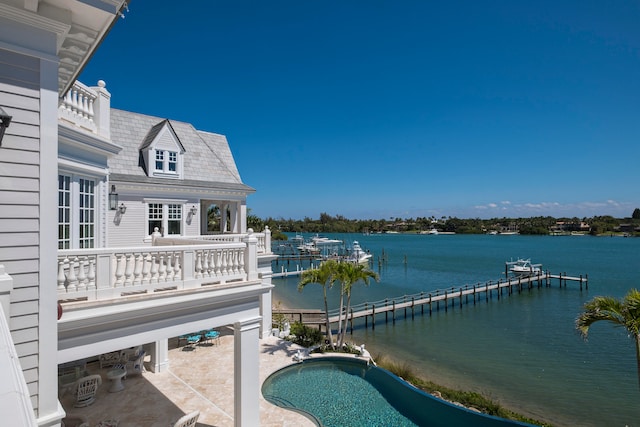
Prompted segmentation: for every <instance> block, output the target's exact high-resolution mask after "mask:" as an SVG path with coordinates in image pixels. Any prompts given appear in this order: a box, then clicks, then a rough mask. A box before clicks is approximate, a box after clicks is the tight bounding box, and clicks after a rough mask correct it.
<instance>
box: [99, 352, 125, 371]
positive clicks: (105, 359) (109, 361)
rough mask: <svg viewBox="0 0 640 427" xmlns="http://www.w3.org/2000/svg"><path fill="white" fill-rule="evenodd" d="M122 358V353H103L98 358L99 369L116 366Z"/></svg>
mask: <svg viewBox="0 0 640 427" xmlns="http://www.w3.org/2000/svg"><path fill="white" fill-rule="evenodd" d="M123 358H124V352H123V351H120V350H119V351H112V352H109V353H103V354H101V355H100V356H98V360H99V361H100V368H104V367H107V366H113V365H117V364H118V363H120V362H121V361H122V359H123Z"/></svg>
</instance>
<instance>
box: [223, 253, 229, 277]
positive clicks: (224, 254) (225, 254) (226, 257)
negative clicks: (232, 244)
mask: <svg viewBox="0 0 640 427" xmlns="http://www.w3.org/2000/svg"><path fill="white" fill-rule="evenodd" d="M228 257H229V250H228V249H225V250H223V252H222V266H221V269H222V274H223V275H224V276H226V275H228V274H229V272H228V271H227V266H228V265H229V264H228V261H229V258H228Z"/></svg>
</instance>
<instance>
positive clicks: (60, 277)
mask: <svg viewBox="0 0 640 427" xmlns="http://www.w3.org/2000/svg"><path fill="white" fill-rule="evenodd" d="M68 262H69V259H68V258H64V259H62V260H60V259H58V291H64V290H66V287H65V286H64V285H65V283H66V281H67V276H65V274H64V266H65V264H66V263H68Z"/></svg>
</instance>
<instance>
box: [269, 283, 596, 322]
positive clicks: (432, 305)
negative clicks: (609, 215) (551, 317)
mask: <svg viewBox="0 0 640 427" xmlns="http://www.w3.org/2000/svg"><path fill="white" fill-rule="evenodd" d="M556 280H557V283H558V285H559V287H566V286H567V282H573V283H578V284H579V285H580V290H581V291H582V287H583V286H584V287H585V289H589V284H588V283H589V282H588V277H587V276H586V275H585V276H584V277H583V276H582V275H580V276H568V275H567V274H566V273H560V274H550V273H549V272H541V273H540V274H538V275H536V276H529V277H519V278H508V279H500V280H497V281H489V282H486V283H484V284H480V283H478V284H476V285H465V286H462V287H457V288H456V287H452V288H450V289H445V290H435V291H433V292H420V293H417V294H413V295H403V296H400V297H396V298H385V299H384V300H381V301H376V302H365V303H362V304H357V305H354V306H352V307H351V310H350V312H349V319H348V320H349V325H350V329H351V332H353V322H354V321H355V320H357V319H363V320H364V326H365V328H367V327H369V322H371V327H372V329H375V327H376V316H378V317H379V316H381V315H382V314H384V320H385V322H388V321H389V315H391V320H392V322H394V323H395V320H396V316H397V315H398V314H399V313H400V314H401V315H402V314H404V318H405V319H407V316H408V312H409V311H410V313H411V319H413V318H414V317H415V315H416V311H418V310H419V314H420V315H424V313H425V308H426V309H427V310H428V311H429V315H430V316H431V315H432V313H433V310H434V309H435V310H436V311H439V310H440V309H441V308H444V310H445V312H446V311H448V310H449V308H451V309H454V308H455V307H456V306H459V307H460V308H462V306H463V304H467V305H468V304H470V301H472V302H473V304H474V305H475V304H476V303H477V302H479V301H482V300H483V299H484V300H485V301H486V302H489V300H491V299H493V298H497V299H498V300H500V298H502V297H503V296H504V295H505V294H506V295H507V296H511V295H512V294H514V293H516V292H517V293H518V294H519V293H521V292H522V291H523V290H526V289H533V288H534V287H537V288H543V287H546V288H549V287H552V286H553V283H554V282H555V281H556ZM274 313H282V314H285V315H286V316H287V317H288V318H289V319H290V320H291V321H301V322H302V323H304V324H307V325H316V326H318V328H320V329H322V328H323V327H324V324H325V316H324V312H323V311H319V310H308V309H293V310H274ZM339 314H340V313H339V311H338V310H333V311H330V312H329V321H330V322H331V324H334V323H338V320H339V319H340V316H339Z"/></svg>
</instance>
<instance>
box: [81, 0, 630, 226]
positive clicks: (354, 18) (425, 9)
mask: <svg viewBox="0 0 640 427" xmlns="http://www.w3.org/2000/svg"><path fill="white" fill-rule="evenodd" d="M129 9H130V10H129V12H128V13H126V18H125V19H120V20H118V22H117V24H116V25H115V27H114V28H113V29H112V31H111V33H109V34H108V36H107V37H106V39H105V40H104V42H103V43H102V45H101V46H100V47H99V49H98V51H97V52H96V53H95V55H94V56H93V58H92V59H91V61H90V63H89V65H88V66H87V67H86V68H85V70H84V71H83V73H82V74H81V76H80V80H81V81H82V82H83V83H85V84H89V85H94V84H95V83H96V82H97V81H98V80H99V79H102V80H105V81H106V83H107V89H108V90H109V91H110V92H111V94H112V106H113V107H115V108H120V109H124V110H129V111H134V112H138V113H144V114H149V115H155V116H159V117H163V118H170V119H175V120H182V121H186V122H189V123H192V124H193V125H194V126H195V127H196V128H198V129H201V130H205V131H210V132H217V133H221V134H224V135H226V136H227V139H228V140H229V143H230V145H231V150H232V152H233V154H234V157H235V160H236V163H237V165H238V168H239V170H240V173H241V175H242V178H243V181H244V182H245V183H246V184H248V185H250V186H252V187H253V188H255V189H256V190H257V191H256V193H255V194H253V195H251V196H249V198H248V202H247V204H248V207H249V208H250V209H251V213H253V214H255V215H257V216H259V217H261V218H266V217H269V216H271V217H274V218H280V217H282V218H294V219H301V218H304V217H310V218H318V217H319V215H320V213H321V212H326V213H328V214H330V215H334V216H335V215H342V216H345V217H347V218H354V219H355V218H358V219H366V218H372V219H380V218H391V217H393V218H395V217H401V218H409V217H413V218H415V217H421V216H425V217H429V216H432V215H434V216H436V217H438V218H439V217H441V216H457V217H461V218H470V217H474V218H475V217H479V218H493V217H529V216H539V215H551V216H556V217H561V216H568V217H573V216H576V217H579V218H582V217H590V216H594V215H613V216H616V217H628V216H630V215H631V213H632V211H633V209H634V208H636V207H640V167H639V166H638V159H639V158H640V24H639V23H640V2H637V1H620V0H612V1H607V2H602V1H537V2H514V1H487V2H477V1H468V2H466V1H461V2H432V1H380V0H378V1H376V0H374V1H365V0H361V1H348V0H343V1H333V0H329V1H323V2H315V1H288V0H287V1H275V2H264V1H242V0H240V1H224V2H222V1H217V0H215V1H214V0H212V1H208V0H207V1H205V0H196V1H191V2H169V1H158V2H155V1H154V2H151V1H143V0H134V1H133V2H132V4H131V6H130V8H129Z"/></svg>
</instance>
